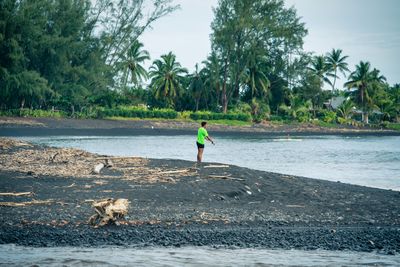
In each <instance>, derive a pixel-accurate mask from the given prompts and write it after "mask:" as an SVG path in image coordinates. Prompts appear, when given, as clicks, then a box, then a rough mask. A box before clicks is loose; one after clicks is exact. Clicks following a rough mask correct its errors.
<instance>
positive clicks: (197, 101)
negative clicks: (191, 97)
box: [196, 98, 200, 112]
mask: <svg viewBox="0 0 400 267" xmlns="http://www.w3.org/2000/svg"><path fill="white" fill-rule="evenodd" d="M199 102H200V99H199V98H196V112H197V111H199Z"/></svg>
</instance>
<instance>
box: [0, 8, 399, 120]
mask: <svg viewBox="0 0 400 267" xmlns="http://www.w3.org/2000/svg"><path fill="white" fill-rule="evenodd" d="M0 3H1V4H0V5H1V9H0V87H1V92H0V99H1V108H2V109H3V110H7V109H23V108H30V109H45V110H49V109H57V110H63V111H65V112H68V113H69V114H71V115H74V114H75V113H76V112H81V113H82V112H89V111H90V110H92V109H94V108H96V107H106V108H113V107H118V106H143V107H148V108H150V109H151V108H169V109H174V110H176V111H185V110H187V111H199V110H203V111H211V112H221V113H227V112H241V113H248V114H251V116H252V118H253V120H254V121H262V120H265V119H274V118H286V119H290V120H298V121H310V120H313V119H316V118H322V119H323V120H325V121H326V122H332V121H339V122H340V123H351V122H352V118H353V117H357V116H359V117H360V119H361V120H362V121H364V122H366V123H368V122H369V118H370V117H371V115H372V117H373V119H374V120H376V121H392V122H395V121H399V112H400V111H399V110H400V85H399V84H397V85H393V86H390V85H389V84H388V83H387V82H386V78H385V77H384V76H383V75H382V74H381V73H380V71H379V70H377V69H376V68H373V67H372V66H371V64H370V63H369V62H367V61H361V62H360V63H359V64H357V65H356V66H355V68H354V69H351V68H350V67H349V66H348V63H347V59H348V56H347V55H345V54H344V52H343V51H342V50H341V49H332V50H331V51H329V52H327V53H326V54H325V55H314V54H312V53H309V52H306V51H304V50H303V41H304V38H305V36H306V35H307V29H306V27H305V25H304V23H303V22H301V20H300V17H299V16H298V15H297V13H296V10H295V9H294V8H293V7H292V8H287V7H285V5H284V2H283V0H266V1H251V0H219V2H218V6H217V7H216V8H215V9H214V20H213V22H212V24H211V28H212V35H211V37H210V38H211V53H210V54H209V56H208V57H207V58H206V59H205V60H204V61H203V62H201V63H200V64H197V65H196V68H195V70H194V71H193V72H191V73H190V72H189V71H188V70H187V69H186V68H184V67H183V66H182V65H181V64H180V63H179V62H177V60H176V56H175V55H174V53H173V52H166V53H165V54H164V55H162V56H161V57H160V58H159V59H155V60H154V61H153V62H152V64H151V66H150V68H149V69H146V68H145V67H144V66H145V63H146V61H149V60H150V55H149V53H148V52H147V51H146V49H145V47H143V44H142V43H140V41H139V40H140V36H141V34H142V33H143V32H144V31H145V30H146V29H147V28H148V27H150V26H151V24H152V23H153V22H154V21H156V20H157V19H159V18H161V17H162V16H164V15H166V14H169V13H171V12H173V11H174V10H176V9H177V8H179V6H177V5H174V4H173V2H172V1H170V0H152V1H151V0H148V1H145V0H141V1H134V0H119V1H116V0H97V1H89V0H65V1H48V0H36V1H34V0H19V1H17V0H1V2H0ZM144 10H146V12H145V11H144ZM71 18H73V19H71ZM339 75H341V77H345V79H346V80H343V81H342V80H340V76H339ZM342 85H343V86H342ZM325 86H329V87H330V90H324V87H325ZM341 89H345V90H341ZM338 96H341V97H342V99H344V101H342V103H341V105H340V106H339V107H337V108H336V110H332V109H329V106H330V105H329V104H330V101H331V99H332V97H338ZM337 117H338V118H337Z"/></svg>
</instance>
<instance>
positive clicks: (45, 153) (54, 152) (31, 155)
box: [0, 138, 196, 183]
mask: <svg viewBox="0 0 400 267" xmlns="http://www.w3.org/2000/svg"><path fill="white" fill-rule="evenodd" d="M16 147H23V148H22V149H18V150H15V151H14V150H13V151H12V150H10V149H11V148H16ZM1 150H3V152H4V153H0V167H1V169H2V170H5V171H16V172H23V173H26V174H28V175H32V176H33V177H35V178H38V177H39V176H59V177H75V178H78V177H79V178H97V179H98V178H102V179H115V178H120V179H124V180H129V181H134V182H138V183H158V182H162V183H175V182H176V181H177V180H179V179H180V178H182V177H186V176H191V175H193V174H196V171H195V170H192V169H178V170H177V169H171V168H168V167H165V168H159V167H155V168H154V167H151V166H148V160H147V159H144V158H140V157H129V156H128V157H112V156H109V157H107V156H102V155H97V154H93V153H89V152H86V151H83V150H80V149H74V148H55V147H42V146H35V145H32V144H29V143H25V142H22V141H18V140H13V139H7V138H0V151H1Z"/></svg>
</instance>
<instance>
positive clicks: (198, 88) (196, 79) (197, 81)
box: [189, 64, 204, 111]
mask: <svg viewBox="0 0 400 267" xmlns="http://www.w3.org/2000/svg"><path fill="white" fill-rule="evenodd" d="M190 76H191V77H190V78H191V82H190V85H189V91H190V93H191V94H192V96H193V97H194V99H195V101H196V111H198V110H199V102H200V98H201V96H202V93H203V90H204V82H203V79H202V77H201V76H200V73H199V71H198V65H197V64H196V70H195V72H194V73H193V74H192V75H190Z"/></svg>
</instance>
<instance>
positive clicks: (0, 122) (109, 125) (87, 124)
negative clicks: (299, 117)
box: [0, 117, 400, 136]
mask: <svg viewBox="0 0 400 267" xmlns="http://www.w3.org/2000/svg"><path fill="white" fill-rule="evenodd" d="M197 128H198V123H195V122H184V121H172V120H171V121H157V120H90V119H85V120H79V119H53V118H8V117H0V136H24V135H25V136H26V135H30V136H46V135H47V136H48V135H115V136H122V135H186V134H190V135H193V134H195V133H196V131H197ZM209 130H210V132H212V133H213V135H217V136H223V135H231V136H234V135H244V134H245V135H249V136H251V135H257V136H260V135H288V134H290V135H400V131H392V130H383V129H372V128H355V127H350V126H348V127H346V126H341V127H338V128H323V127H319V126H316V125H313V124H292V125H276V124H254V125H249V126H227V125H217V124H210V125H209Z"/></svg>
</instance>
